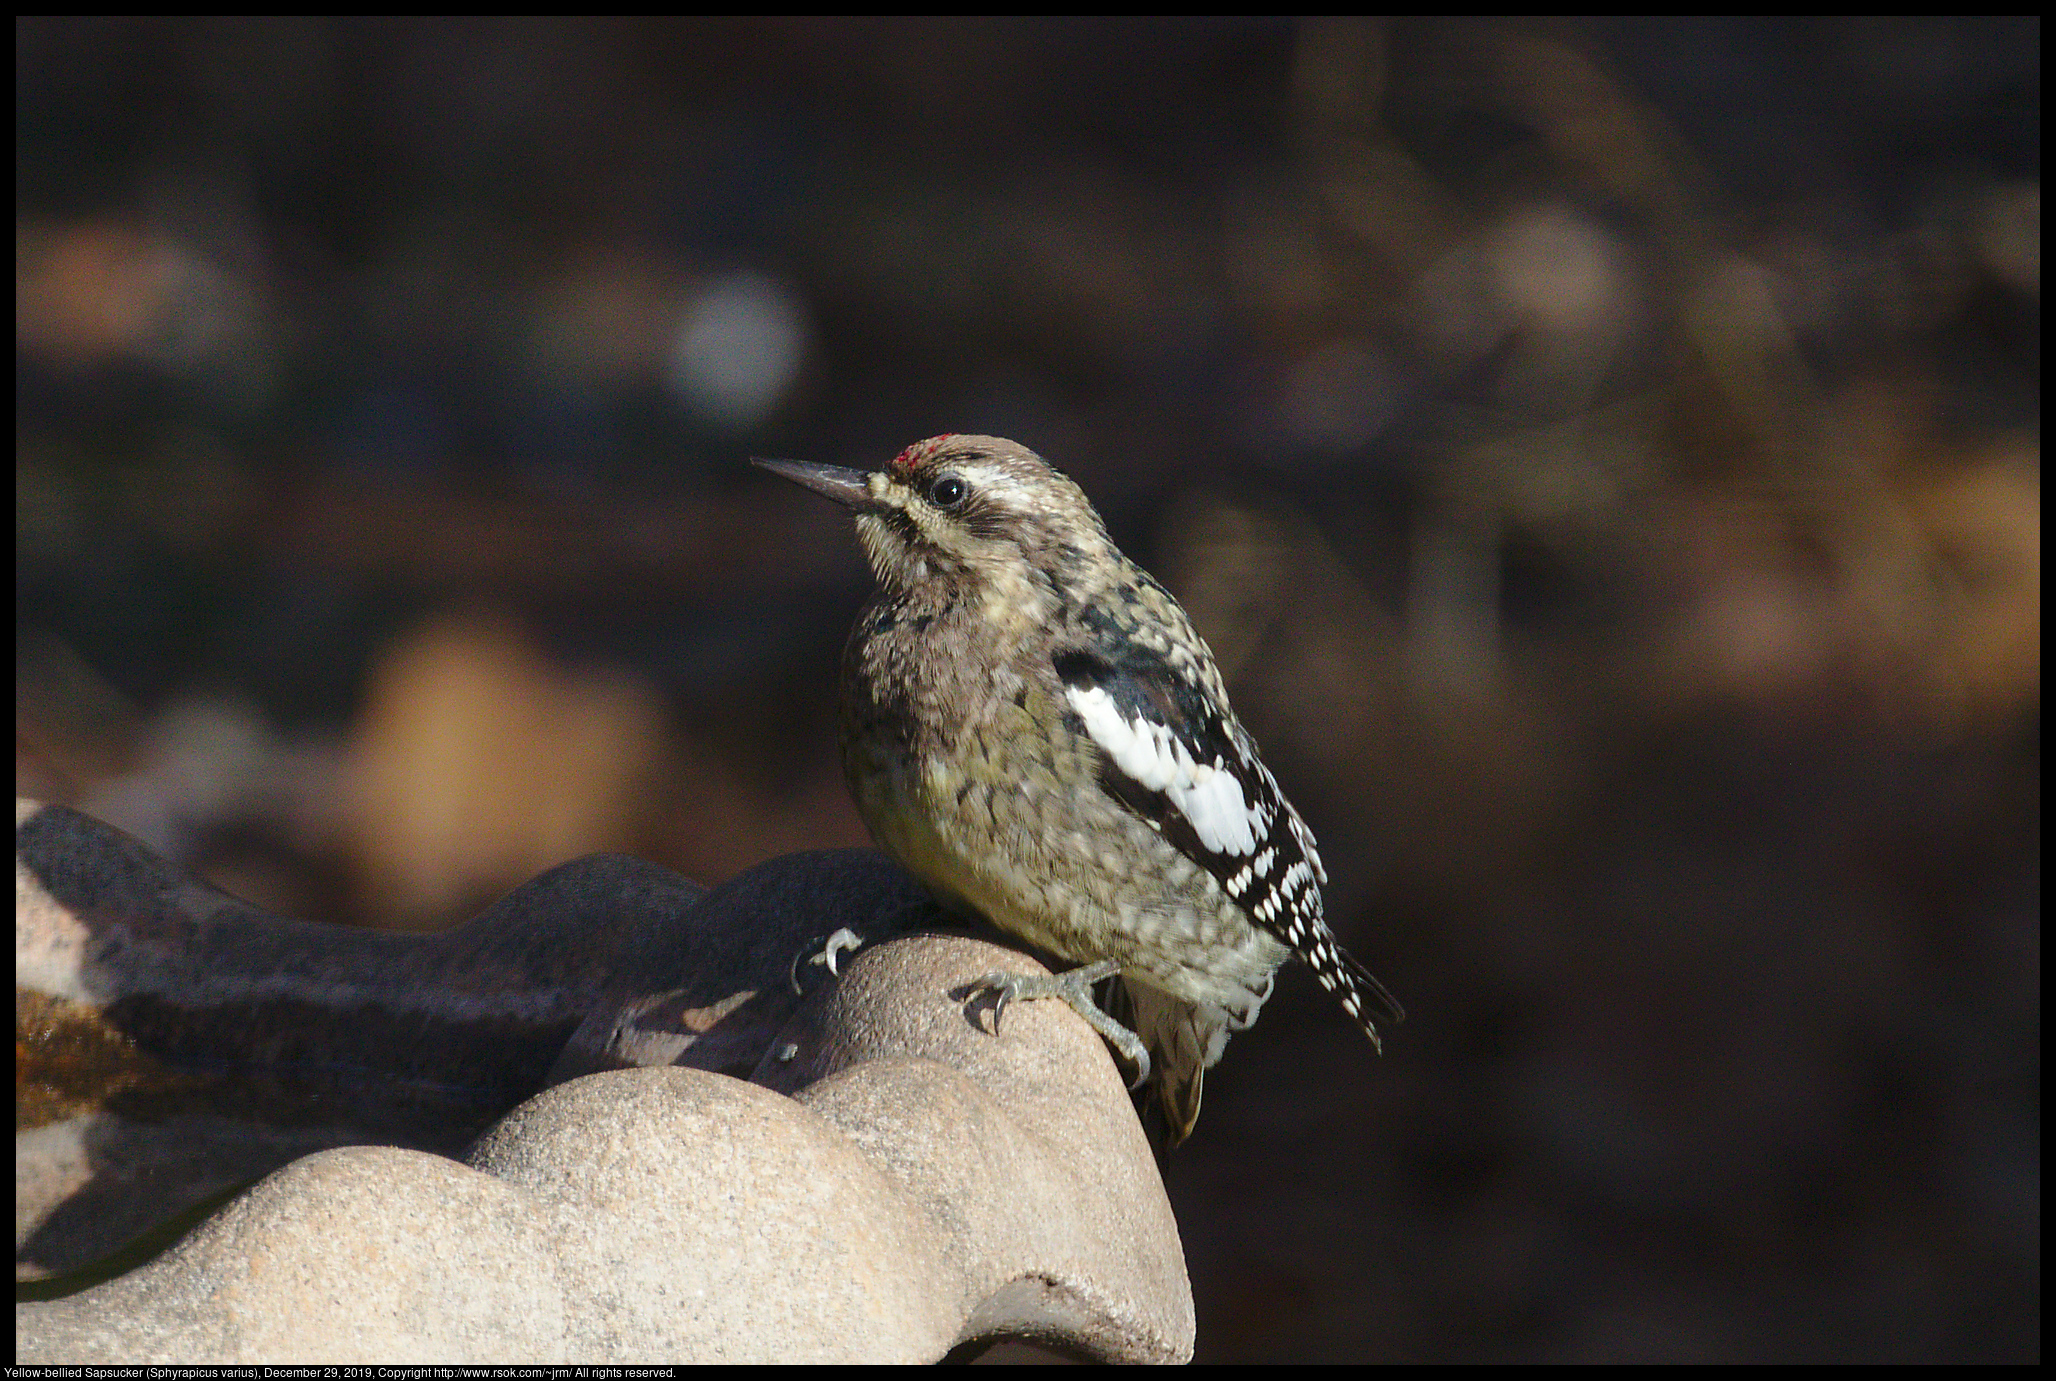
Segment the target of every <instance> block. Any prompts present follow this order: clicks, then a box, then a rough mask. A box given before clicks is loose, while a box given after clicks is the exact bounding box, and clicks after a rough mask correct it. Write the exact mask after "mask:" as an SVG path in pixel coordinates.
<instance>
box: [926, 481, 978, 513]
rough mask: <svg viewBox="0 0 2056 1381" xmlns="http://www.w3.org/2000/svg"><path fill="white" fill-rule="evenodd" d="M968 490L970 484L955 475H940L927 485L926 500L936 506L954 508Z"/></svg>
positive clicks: (969, 490)
mask: <svg viewBox="0 0 2056 1381" xmlns="http://www.w3.org/2000/svg"><path fill="white" fill-rule="evenodd" d="M970 492H971V486H969V485H968V484H965V483H964V482H963V481H962V480H961V479H959V478H957V477H956V476H955V475H942V476H939V477H938V478H937V479H936V481H935V483H933V484H931V485H929V486H928V502H930V503H932V504H934V505H935V506H936V507H937V508H955V507H956V506H957V505H958V504H960V503H962V502H963V501H964V496H965V495H967V494H969V493H970Z"/></svg>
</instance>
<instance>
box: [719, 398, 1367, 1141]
mask: <svg viewBox="0 0 2056 1381" xmlns="http://www.w3.org/2000/svg"><path fill="white" fill-rule="evenodd" d="M752 460H753V462H754V463H755V464H756V465H758V466H761V467H762V468H764V469H766V470H768V471H770V472H772V473H773V474H776V475H779V476H781V477H783V478H785V479H787V480H791V481H793V482H794V483H797V484H799V485H801V486H803V487H805V488H807V489H810V490H812V491H814V492H815V493H817V494H820V495H823V496H825V497H827V498H830V499H833V500H834V501H836V502H837V503H839V504H842V505H843V506H844V507H846V508H847V509H849V510H850V512H851V513H852V514H853V515H854V518H855V525H856V535H857V540H858V542H859V544H860V545H861V547H862V548H863V551H864V555H865V557H866V559H867V562H868V564H869V566H870V568H871V572H872V575H873V577H874V579H875V581H876V585H877V589H876V592H875V593H874V594H873V596H872V597H871V599H870V600H869V602H868V603H866V604H865V606H864V607H863V609H862V611H861V612H860V613H859V614H858V616H857V620H856V624H855V626H854V627H853V628H852V630H851V632H850V637H849V642H848V644H847V646H846V647H845V649H844V653H843V659H842V671H841V686H840V700H841V704H840V720H841V750H842V757H843V766H844V770H845V775H846V776H847V779H848V782H849V787H850V792H851V795H852V796H853V798H854V799H855V801H856V805H857V809H858V812H859V814H860V815H861V816H862V817H863V819H864V822H865V824H866V826H867V827H868V828H869V830H870V831H871V834H872V836H873V837H874V838H875V839H876V840H877V842H878V844H879V845H880V847H881V848H883V849H884V850H885V852H886V853H888V854H890V855H891V856H892V857H893V858H895V859H896V860H897V861H898V862H899V863H900V864H901V865H902V866H904V867H905V868H906V869H907V870H908V871H909V872H911V873H912V874H913V875H914V876H915V877H917V878H918V879H920V880H921V881H922V882H923V883H924V884H926V886H927V887H928V889H929V890H930V891H931V892H932V893H933V894H934V895H935V896H936V898H937V900H938V901H940V902H941V903H942V904H943V905H944V906H945V907H946V908H948V909H950V910H952V911H955V912H957V913H959V914H964V915H968V916H972V917H975V918H982V919H984V920H985V921H988V922H990V923H991V924H992V925H994V926H996V927H998V928H999V929H1000V930H1001V931H1003V932H1006V933H1007V934H1009V935H1011V936H1014V937H1016V938H1018V939H1020V940H1022V941H1025V942H1026V943H1028V944H1029V945H1031V946H1034V947H1036V948H1038V949H1041V950H1043V951H1045V952H1047V953H1049V954H1052V955H1054V956H1056V957H1058V958H1059V959H1061V960H1063V961H1066V962H1068V963H1071V964H1075V965H1077V966H1078V967H1076V968H1072V969H1069V970H1067V971H1064V972H1061V973H1057V974H1052V975H1034V976H1029V975H1022V974H1008V973H993V974H988V975H986V976H985V977H984V978H982V979H980V980H979V981H978V983H977V984H974V985H973V987H974V988H975V989H978V990H981V991H987V992H990V993H991V994H992V996H993V998H994V999H995V1003H994V1005H995V1011H994V1023H995V1029H997V1023H998V1020H999V1017H1000V1015H1001V1014H1002V1013H1003V1012H1004V1010H1005V1006H1006V1004H1007V1003H1008V1002H1009V1001H1012V1000H1032V999H1038V998H1047V997H1058V998H1062V999H1063V1000H1064V1001H1065V1002H1066V1003H1067V1004H1069V1005H1070V1006H1071V1007H1072V1008H1073V1010H1075V1011H1077V1012H1078V1014H1079V1015H1080V1016H1082V1017H1084V1018H1085V1019H1086V1021H1087V1022H1088V1023H1090V1024H1091V1025H1092V1027H1093V1029H1094V1030H1096V1031H1098V1032H1099V1033H1100V1035H1101V1036H1103V1037H1104V1038H1105V1039H1106V1040H1107V1042H1108V1043H1109V1044H1110V1045H1112V1046H1113V1047H1114V1049H1115V1050H1116V1051H1117V1052H1118V1053H1119V1054H1120V1055H1121V1057H1122V1058H1123V1059H1124V1060H1125V1061H1126V1063H1127V1064H1128V1066H1129V1067H1130V1068H1131V1069H1133V1070H1134V1071H1135V1075H1134V1083H1133V1085H1132V1086H1133V1087H1135V1088H1136V1089H1137V1090H1138V1094H1137V1097H1138V1102H1139V1105H1140V1107H1141V1109H1142V1111H1143V1115H1144V1122H1145V1127H1146V1129H1147V1130H1149V1132H1150V1135H1151V1138H1152V1142H1153V1143H1154V1144H1157V1145H1158V1146H1159V1147H1160V1150H1164V1149H1168V1148H1170V1147H1175V1146H1177V1145H1178V1144H1179V1143H1181V1142H1183V1141H1184V1140H1186V1139H1187V1138H1188V1137H1189V1136H1190V1135H1191V1134H1192V1130H1193V1127H1194V1125H1195V1123H1196V1122H1197V1120H1198V1117H1199V1108H1200V1102H1201V1095H1202V1091H1203V1087H1204V1080H1205V1073H1206V1070H1207V1069H1208V1068H1210V1067H1211V1066H1212V1065H1213V1064H1214V1063H1215V1062H1216V1061H1218V1060H1219V1059H1220V1058H1221V1054H1222V1051H1223V1049H1224V1048H1225V1046H1226V1044H1227V1039H1228V1036H1229V1035H1230V1034H1231V1033H1233V1032H1237V1031H1241V1030H1244V1029H1246V1028H1247V1027H1248V1026H1249V1025H1250V1024H1251V1023H1252V1022H1254V1021H1255V1020H1256V1016H1257V1013H1258V1012H1259V1010H1260V1009H1261V1008H1262V1006H1263V1004H1264V1002H1265V1000H1266V999H1268V998H1269V996H1270V995H1271V991H1272V987H1273V982H1274V976H1275V974H1276V972H1277V970H1278V969H1279V968H1280V967H1281V966H1282V965H1283V964H1284V963H1285V962H1286V961H1287V960H1288V959H1290V958H1292V957H1294V956H1297V957H1298V958H1299V959H1301V960H1303V961H1304V962H1305V963H1306V964H1307V965H1309V966H1310V967H1311V968H1312V970H1313V973H1314V977H1315V978H1316V979H1317V980H1318V981H1319V983H1320V984H1321V986H1322V987H1323V988H1325V989H1326V990H1327V991H1328V992H1329V993H1331V994H1333V995H1334V996H1335V997H1336V998H1337V999H1338V1000H1339V1001H1340V1002H1341V1005H1342V1007H1343V1009H1344V1010H1345V1011H1346V1012H1347V1013H1348V1014H1349V1015H1350V1016H1351V1017H1352V1018H1354V1019H1355V1020H1356V1022H1357V1024H1358V1025H1359V1027H1360V1028H1361V1029H1362V1030H1363V1032H1364V1034H1365V1035H1367V1036H1368V1037H1369V1038H1370V1039H1371V1042H1372V1044H1373V1046H1374V1047H1375V1048H1377V1049H1379V1050H1382V1049H1383V1044H1382V1041H1381V1038H1380V1035H1379V1031H1378V1026H1377V1020H1378V1019H1386V1020H1390V1021H1393V1022H1397V1021H1400V1020H1403V1019H1404V1016H1405V1013H1404V1011H1403V1010H1402V1009H1401V1008H1400V1006H1399V1004H1398V1002H1397V1001H1396V1000H1395V999H1394V998H1393V997H1392V995H1391V994H1390V993H1389V992H1387V991H1386V990H1385V988H1384V986H1383V985H1382V984H1381V983H1379V982H1378V980H1377V979H1376V978H1374V977H1372V976H1371V974H1370V972H1369V971H1368V970H1366V969H1365V968H1364V966H1363V965H1362V964H1360V963H1358V962H1357V961H1356V960H1355V959H1354V958H1352V957H1351V956H1350V955H1349V954H1348V953H1347V952H1346V951H1344V950H1343V949H1342V947H1341V946H1340V945H1339V944H1337V943H1336V940H1335V937H1334V935H1333V934H1332V933H1331V932H1330V931H1329V929H1328V926H1327V923H1326V921H1325V919H1324V916H1323V910H1322V900H1321V890H1320V887H1321V884H1322V883H1324V882H1326V881H1327V872H1326V870H1325V869H1324V868H1323V866H1322V863H1321V857H1320V853H1319V852H1318V850H1317V849H1316V847H1315V843H1314V837H1313V833H1312V831H1311V830H1309V829H1308V828H1307V825H1306V822H1305V821H1304V820H1302V819H1301V818H1300V815H1299V812H1298V811H1296V810H1294V809H1293V807H1292V804H1291V803H1290V802H1289V801H1287V800H1286V799H1285V795H1284V793H1283V792H1282V791H1280V790H1279V787H1278V783H1277V779H1276V778H1275V777H1273V776H1272V775H1271V772H1270V769H1268V768H1267V767H1265V766H1264V763H1263V760H1262V758H1261V757H1260V756H1259V755H1258V752H1257V745H1256V742H1255V741H1254V740H1253V739H1252V738H1251V737H1250V735H1249V732H1248V731H1247V730H1246V729H1244V728H1243V726H1242V724H1241V722H1240V721H1239V720H1238V719H1237V718H1236V717H1235V713H1234V710H1233V709H1232V708H1231V707H1230V705H1229V702H1228V694H1227V690H1226V687H1225V686H1224V685H1223V683H1222V678H1221V673H1220V670H1219V668H1218V666H1217V665H1216V664H1215V661H1214V657H1213V654H1212V652H1211V651H1210V650H1209V649H1208V647H1207V644H1206V642H1205V640H1204V639H1203V638H1201V637H1200V635H1199V633H1198V632H1197V630H1196V629H1195V628H1194V627H1193V624H1192V620H1191V619H1190V618H1189V617H1188V616H1187V615H1186V613H1185V610H1184V609H1183V608H1182V607H1181V606H1180V605H1179V604H1178V601H1177V600H1176V599H1174V598H1173V597H1172V596H1171V594H1170V592H1169V591H1167V590H1166V589H1165V588H1164V587H1163V586H1162V585H1161V584H1159V583H1158V582H1157V581H1156V579H1155V578H1153V577H1152V576H1150V575H1149V574H1148V573H1147V572H1146V571H1144V570H1143V569H1142V568H1141V567H1139V566H1137V565H1136V564H1135V563H1134V562H1133V561H1131V560H1129V559H1128V557H1126V556H1125V555H1123V554H1122V552H1121V551H1120V549H1119V548H1117V547H1116V546H1115V545H1114V543H1113V541H1112V540H1111V539H1110V538H1109V537H1108V535H1107V531H1106V525H1105V523H1104V522H1102V521H1101V519H1100V517H1099V514H1098V513H1097V512H1096V511H1095V510H1094V509H1093V507H1092V504H1091V502H1090V501H1089V500H1088V499H1087V498H1086V496H1085V493H1084V491H1083V490H1081V489H1080V488H1079V487H1078V485H1077V484H1076V483H1074V482H1073V481H1072V480H1071V479H1070V478H1069V477H1068V476H1067V475H1065V474H1064V473H1062V472H1061V471H1059V470H1057V469H1056V468H1055V467H1053V466H1051V465H1050V464H1049V463H1048V462H1047V461H1045V460H1044V459H1043V458H1042V457H1040V456H1039V455H1037V454H1036V453H1035V452H1034V451H1032V450H1030V449H1028V448H1027V447H1025V446H1022V445H1020V444H1018V443H1016V442H1013V441H1008V440H1005V439H1003V438H1000V437H993V436H971V435H959V434H955V433H948V434H944V435H941V436H936V437H931V438H929V439H928V440H925V441H921V442H917V443H916V444H914V445H912V446H909V447H907V448H906V449H905V450H903V451H901V452H900V453H899V454H898V455H896V456H894V457H893V459H892V460H891V461H890V462H889V463H887V464H886V465H885V466H883V467H882V468H879V469H876V470H861V469H854V468H850V467H846V466H839V465H827V464H818V463H813V462H804V461H794V460H772V459H765V458H762V457H752ZM1109 979H1117V980H1118V981H1117V982H1114V983H1112V984H1109V985H1107V993H1108V1006H1110V1007H1112V1008H1113V1009H1114V1012H1113V1013H1111V1014H1110V1013H1109V1012H1108V1011H1106V1010H1105V1009H1103V1008H1102V1007H1101V1006H1100V1005H1098V1004H1097V1003H1096V1002H1095V1001H1094V999H1093V990H1094V987H1095V985H1100V984H1103V983H1105V982H1106V980H1109Z"/></svg>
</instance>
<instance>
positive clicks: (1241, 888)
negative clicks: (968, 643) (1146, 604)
mask: <svg viewBox="0 0 2056 1381" xmlns="http://www.w3.org/2000/svg"><path fill="white" fill-rule="evenodd" d="M1053 661H1054V665H1055V668H1056V673H1057V676H1058V678H1059V679H1060V680H1061V681H1062V682H1063V685H1064V692H1065V699H1066V701H1067V703H1068V705H1069V707H1070V711H1071V714H1072V715H1073V717H1074V719H1075V721H1076V722H1075V725H1074V727H1075V728H1076V729H1078V730H1079V731H1081V732H1083V733H1084V734H1085V735H1086V736H1087V737H1088V738H1090V739H1091V740H1092V742H1093V743H1094V745H1095V746H1097V747H1098V748H1099V750H1100V771H1099V781H1100V786H1101V788H1102V789H1103V790H1105V791H1106V792H1107V794H1108V795H1110V796H1112V797H1113V798H1114V799H1115V800H1117V801H1119V802H1120V803H1121V804H1122V805H1124V806H1126V807H1127V808H1128V809H1129V810H1131V811H1133V812H1134V813H1135V814H1136V815H1138V816H1140V817H1141V818H1142V819H1143V820H1145V821H1147V822H1148V823H1149V824H1150V826H1151V827H1152V828H1153V829H1155V830H1156V831H1157V832H1158V833H1159V834H1161V835H1163V837H1164V838H1165V839H1166V840H1167V841H1169V843H1170V844H1171V846H1172V847H1173V848H1175V849H1177V850H1178V851H1179V852H1181V853H1183V854H1184V855H1185V856H1186V857H1187V858H1190V859H1192V860H1193V861H1194V862H1195V863H1197V864H1199V865H1200V866H1201V867H1203V868H1205V869H1206V870H1207V871H1208V872H1209V873H1211V874H1213V876H1214V880H1215V881H1217V882H1218V883H1220V885H1221V888H1222V890H1223V891H1225V892H1226V893H1227V894H1228V896H1229V898H1230V899H1231V900H1233V901H1234V902H1235V903H1236V904H1237V905H1238V906H1240V907H1241V908H1242V909H1243V910H1244V911H1245V912H1247V913H1248V914H1249V917H1250V919H1251V920H1253V921H1254V922H1256V924H1258V925H1259V926H1261V927H1262V928H1263V929H1265V930H1266V931H1268V932H1270V933H1271V934H1272V935H1275V936H1276V937H1277V938H1278V939H1280V940H1282V941H1284V942H1285V943H1286V944H1287V945H1289V946H1291V948H1292V950H1293V952H1294V953H1295V954H1297V955H1298V956H1299V957H1300V958H1302V959H1304V960H1305V961H1306V962H1307V964H1308V965H1309V966H1310V967H1311V968H1312V969H1313V971H1314V976H1315V977H1316V978H1317V979H1319V980H1320V982H1321V986H1322V987H1324V988H1326V989H1328V991H1330V992H1331V993H1334V994H1335V995H1336V997H1337V998H1338V999H1340V1000H1341V1002H1342V1004H1343V1006H1344V1007H1345V1008H1346V1009H1347V1010H1348V1011H1349V1013H1350V1015H1351V1016H1353V1017H1355V1018H1356V1019H1357V1022H1358V1024H1359V1025H1361V1026H1362V1027H1363V1029H1364V1030H1365V1031H1366V1032H1367V1033H1369V1035H1370V1037H1371V1039H1372V1040H1373V1041H1376V1040H1377V1039H1378V1033H1377V1028H1376V1027H1375V1026H1374V1025H1373V1024H1372V1022H1371V1018H1370V1014H1369V1013H1368V1012H1367V1011H1365V1010H1364V1008H1365V1006H1366V1005H1370V1006H1375V1007H1379V1008H1381V1009H1383V1011H1384V1013H1385V1014H1386V1015H1388V1016H1390V1017H1391V1018H1392V1019H1393V1020H1395V1021H1397V1020H1400V1019H1402V1015H1403V1014H1402V1013H1401V1011H1400V1007H1399V1004H1398V1003H1397V1002H1396V1001H1394V1000H1393V999H1392V996H1391V994H1389V993H1387V992H1386V991H1385V989H1384V987H1383V986H1382V985H1381V984H1380V983H1379V982H1378V980H1377V979H1375V978H1373V977H1371V975H1370V974H1369V972H1368V971H1366V970H1365V969H1364V967H1363V966H1362V965H1361V964H1359V963H1357V962H1356V960H1355V959H1353V958H1351V957H1350V956H1349V955H1348V954H1347V953H1345V952H1344V951H1343V950H1342V948H1341V947H1340V946H1338V945H1337V944H1336V943H1335V938H1334V936H1333V935H1331V934H1330V933H1329V931H1328V926H1327V922H1326V921H1325V920H1324V919H1323V916H1322V907H1321V889H1320V884H1321V883H1323V882H1326V881H1327V880H1328V874H1327V870H1326V869H1324V868H1323V867H1322V866H1321V856H1320V854H1319V852H1318V851H1317V850H1316V849H1315V847H1314V839H1313V834H1312V832H1311V831H1309V830H1308V829H1307V827H1306V824H1305V822H1304V821H1302V820H1301V819H1300V818H1299V813H1298V812H1297V811H1295V810H1294V809H1293V808H1292V806H1291V804H1290V803H1289V802H1287V801H1286V800H1285V797H1284V794H1283V793H1282V792H1281V791H1279V789H1278V783H1277V779H1276V778H1274V777H1272V776H1271V773H1270V769H1269V768H1267V767H1265V766H1264V764H1263V762H1262V760H1261V759H1259V758H1258V757H1257V755H1256V750H1255V746H1254V745H1253V744H1251V743H1250V741H1249V737H1248V735H1247V734H1244V733H1242V732H1241V731H1240V729H1239V728H1237V727H1235V726H1233V725H1231V724H1230V723H1229V722H1228V721H1227V720H1226V718H1225V717H1224V716H1223V715H1222V713H1221V711H1220V710H1219V709H1218V708H1216V707H1215V706H1214V704H1213V703H1212V701H1211V700H1210V699H1209V698H1208V697H1207V695H1206V694H1205V693H1204V692H1203V691H1201V690H1200V689H1199V687H1197V686H1195V685H1193V684H1192V683H1191V682H1189V681H1187V680H1186V679H1185V678H1184V677H1182V676H1179V675H1178V674H1177V673H1176V672H1175V671H1173V670H1172V669H1171V667H1170V666H1169V665H1168V664H1167V663H1165V662H1164V661H1163V660H1161V659H1160V658H1157V657H1155V656H1153V655H1152V654H1150V653H1148V652H1144V651H1138V650H1134V649H1125V650H1124V651H1123V653H1122V654H1121V656H1120V657H1119V659H1118V661H1116V660H1112V659H1109V658H1107V657H1104V656H1101V655H1100V654H1099V653H1097V652H1091V651H1084V650H1071V651H1065V652H1060V653H1058V654H1057V655H1056V657H1055V658H1054V659H1053Z"/></svg>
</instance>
